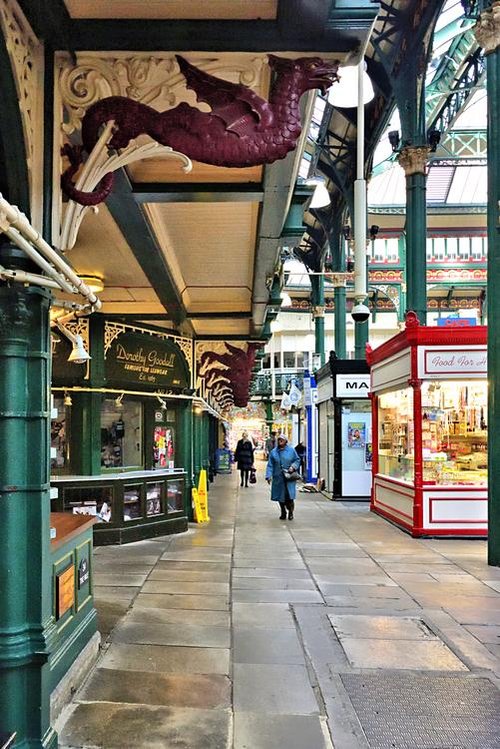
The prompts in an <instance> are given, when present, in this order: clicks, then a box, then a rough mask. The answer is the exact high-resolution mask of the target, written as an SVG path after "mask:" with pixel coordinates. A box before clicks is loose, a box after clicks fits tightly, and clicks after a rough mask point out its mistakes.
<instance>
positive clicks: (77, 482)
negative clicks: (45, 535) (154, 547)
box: [51, 468, 187, 545]
mask: <svg viewBox="0 0 500 749" xmlns="http://www.w3.org/2000/svg"><path fill="white" fill-rule="evenodd" d="M185 476H186V474H185V471H184V470H182V469H180V468H173V469H167V470H164V471H160V470H155V471H130V472H128V473H117V474H106V475H103V476H54V477H52V480H51V485H52V487H53V488H55V489H57V497H56V498H54V499H53V500H52V510H53V511H54V512H70V513H72V514H73V515H91V516H93V517H95V518H96V520H97V522H96V524H95V525H94V543H95V544H96V545H102V544H112V543H127V542H129V541H137V540H139V539H141V538H149V537H152V536H160V535H167V534H169V533H181V532H182V531H185V530H187V506H186V491H185V485H186V481H185Z"/></svg>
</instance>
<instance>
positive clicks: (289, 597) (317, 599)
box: [233, 590, 323, 603]
mask: <svg viewBox="0 0 500 749" xmlns="http://www.w3.org/2000/svg"><path fill="white" fill-rule="evenodd" d="M233 601H235V602H236V603H252V602H253V603H323V599H322V597H321V596H320V594H319V593H317V592H316V591H313V590H233Z"/></svg>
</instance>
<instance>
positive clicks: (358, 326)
mask: <svg viewBox="0 0 500 749" xmlns="http://www.w3.org/2000/svg"><path fill="white" fill-rule="evenodd" d="M363 304H368V299H365V301H364V302H363ZM368 325H369V323H368V320H367V321H366V322H355V323H354V358H355V359H366V344H367V343H368V334H369V328H368Z"/></svg>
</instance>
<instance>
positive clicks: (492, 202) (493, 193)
mask: <svg viewBox="0 0 500 749" xmlns="http://www.w3.org/2000/svg"><path fill="white" fill-rule="evenodd" d="M475 34H476V39H477V41H478V43H479V44H480V45H481V47H483V49H484V51H485V53H486V77H487V95H488V292H489V293H488V381H489V391H488V397H489V403H488V493H489V503H488V507H489V511H488V523H489V531H488V563H489V564H493V565H496V566H500V461H499V460H498V455H499V454H500V434H499V427H500V317H499V315H500V294H497V293H494V292H495V290H496V289H498V288H499V287H500V220H499V206H500V203H499V200H500V162H499V159H500V51H499V47H500V2H494V3H493V4H492V6H491V8H488V9H487V10H485V11H483V13H481V16H480V18H479V21H478V23H477V25H476V28H475ZM492 290H493V293H491V292H492Z"/></svg>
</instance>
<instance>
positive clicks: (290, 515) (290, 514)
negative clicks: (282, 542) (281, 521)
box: [286, 499, 295, 520]
mask: <svg viewBox="0 0 500 749" xmlns="http://www.w3.org/2000/svg"><path fill="white" fill-rule="evenodd" d="M286 507H287V510H288V520H293V511H294V510H295V502H294V501H293V499H289V500H288V502H287V503H286Z"/></svg>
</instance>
